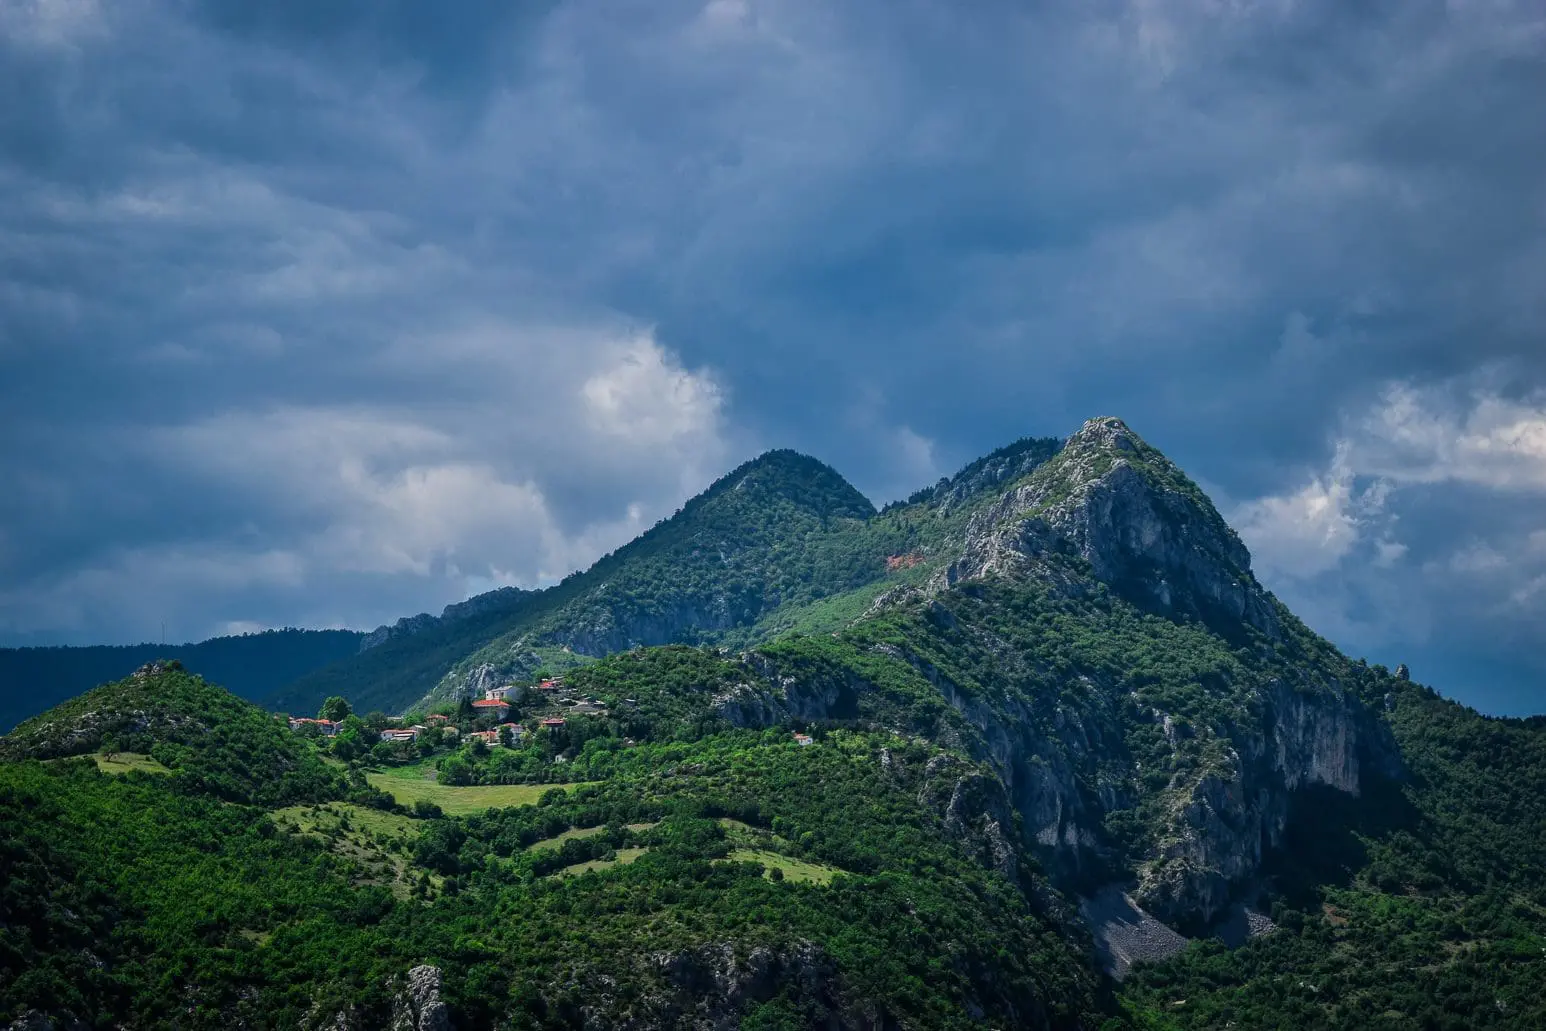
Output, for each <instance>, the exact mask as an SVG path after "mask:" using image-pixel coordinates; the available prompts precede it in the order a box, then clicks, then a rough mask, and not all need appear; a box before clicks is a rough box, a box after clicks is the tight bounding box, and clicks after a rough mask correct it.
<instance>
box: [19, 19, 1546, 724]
mask: <svg viewBox="0 0 1546 1031" xmlns="http://www.w3.org/2000/svg"><path fill="white" fill-rule="evenodd" d="M451 11H452V13H440V12H436V13H433V14H432V13H429V12H430V8H428V7H425V6H424V5H422V4H416V3H409V2H406V0H403V2H397V3H393V2H384V3H381V2H378V3H366V2H346V0H309V2H305V3H284V2H276V3H271V4H250V3H237V2H235V0H204V2H194V0H180V2H173V0H165V2H153V0H125V2H120V3H111V4H109V3H96V2H93V0H0V434H3V437H0V439H3V442H4V446H3V451H0V474H3V475H4V478H5V483H6V484H7V488H8V489H7V490H6V491H5V492H4V493H3V494H0V641H3V642H5V643H29V642H45V641H46V642H52V641H69V642H86V641H104V642H117V641H133V640H140V639H145V638H154V637H155V636H156V634H157V633H159V625H160V623H161V621H162V620H165V621H166V624H167V628H168V634H169V636H173V637H176V638H179V639H184V638H187V639H196V638H199V637H203V636H207V635H209V634H212V633H217V632H221V631H224V630H230V629H244V628H250V627H257V626H270V625H285V624H292V625H346V626H360V627H370V626H374V625H376V624H377V623H380V622H383V621H388V620H391V619H395V618H396V617H397V616H400V615H403V614H407V613H410V612H415V611H420V610H423V609H431V610H434V609H438V607H439V606H441V605H443V604H445V603H447V602H450V601H455V600H459V599H460V598H462V597H465V596H466V595H467V594H469V593H473V592H476V591H479V590H484V589H487V588H489V587H492V586H495V585H499V584H504V583H514V584H521V585H534V584H540V583H546V582H551V581H552V580H554V579H556V578H558V577H560V576H562V575H563V574H564V573H566V572H567V571H569V570H570V569H572V568H575V567H577V566H583V565H585V564H587V563H588V562H589V561H590V560H592V559H594V558H595V557H596V556H598V555H599V554H601V553H603V552H605V551H607V550H609V549H611V548H613V547H615V546H617V545H618V544H620V543H622V542H624V541H625V540H627V539H628V538H629V537H631V536H632V535H633V534H635V533H637V532H638V531H639V530H641V529H643V528H645V527H647V526H648V525H649V524H650V523H652V522H653V521H654V520H656V519H658V518H660V517H662V516H664V515H668V514H669V513H670V512H671V511H672V510H673V509H674V508H675V507H676V506H677V505H679V504H680V503H681V501H682V500H684V499H685V498H686V497H687V496H689V495H690V494H691V493H693V492H695V491H696V490H698V489H701V488H702V487H703V486H704V485H706V484H707V483H708V482H709V481H710V480H711V479H713V478H714V476H716V475H717V474H718V473H720V472H723V471H724V470H725V469H727V468H729V467H730V466H731V465H733V464H734V463H735V462H737V461H739V460H741V459H743V458H746V457H749V456H750V455H752V454H754V453H756V452H757V451H758V450H760V449H762V448H766V447H775V446H790V447H795V448H799V449H801V450H804V451H808V452H810V453H812V454H815V455H817V456H818V457H820V458H823V459H825V460H827V461H829V462H831V463H832V464H834V465H835V466H836V467H837V468H839V469H840V470H841V471H842V472H844V473H845V474H846V475H848V476H849V477H850V478H851V479H853V480H854V481H855V482H856V484H857V485H858V486H859V487H860V488H861V489H863V490H865V491H866V492H867V493H869V494H870V495H871V496H872V497H874V498H875V500H877V501H885V500H888V499H890V498H893V497H896V496H899V495H902V494H905V493H906V492H908V491H910V490H911V489H913V488H915V487H917V486H920V485H922V484H924V483H927V482H930V481H932V480H933V479H935V478H937V477H938V476H939V475H941V474H942V473H946V472H949V471H951V469H952V468H953V467H954V466H956V465H957V464H959V463H961V462H964V461H965V460H967V459H969V458H971V457H973V456H975V455H977V454H980V453H982V452H984V451H986V450H988V449H990V448H992V447H995V446H997V445H999V444H1002V443H1005V442H1007V441H1009V440H1011V439H1014V438H1016V437H1019V436H1022V435H1027V434H1037V435H1051V434H1057V435H1061V434H1066V433H1068V432H1070V431H1072V430H1073V429H1074V428H1076V427H1077V425H1078V424H1079V422H1080V421H1081V420H1083V419H1084V418H1087V417H1090V416H1093V415H1098V414H1116V415H1121V416H1123V417H1124V418H1126V419H1127V420H1128V421H1129V422H1130V423H1131V424H1132V425H1133V426H1134V428H1135V429H1136V430H1138V432H1140V433H1141V434H1143V435H1144V436H1145V437H1147V438H1148V439H1149V440H1151V441H1152V442H1153V443H1155V444H1156V445H1157V446H1159V447H1161V448H1162V449H1164V450H1165V451H1166V452H1167V453H1168V454H1170V455H1171V456H1172V457H1173V458H1175V459H1176V460H1177V461H1178V462H1180V463H1181V464H1182V465H1183V466H1184V467H1185V468H1186V469H1187V470H1188V471H1189V472H1191V473H1192V474H1193V475H1194V476H1195V477H1196V478H1197V479H1198V480H1199V481H1200V482H1202V483H1203V484H1204V485H1205V486H1206V487H1207V488H1208V489H1209V490H1210V492H1212V493H1213V495H1214V496H1215V498H1216V499H1217V500H1218V502H1219V504H1220V507H1221V508H1222V509H1223V510H1224V511H1225V514H1226V516H1228V517H1229V518H1231V519H1232V520H1233V521H1234V522H1235V523H1236V525H1238V526H1239V527H1240V529H1241V531H1242V534H1243V535H1244V536H1245V538H1246V540H1247V543H1248V544H1250V545H1251V547H1252V549H1253V551H1254V553H1255V554H1256V556H1257V565H1258V568H1259V570H1260V572H1261V573H1262V575H1263V577H1264V579H1265V580H1266V581H1267V583H1268V584H1269V586H1271V587H1272V588H1273V589H1274V590H1276V591H1278V593H1279V594H1280V595H1281V596H1283V597H1284V598H1285V600H1287V601H1289V603H1290V604H1291V605H1293V606H1294V607H1295V609H1296V611H1299V612H1300V613H1301V615H1303V616H1304V617H1305V618H1306V620H1307V621H1308V622H1309V623H1310V624H1311V625H1312V626H1314V627H1316V628H1317V629H1319V630H1321V631H1323V632H1325V633H1327V634H1328V635H1329V636H1331V637H1332V638H1333V639H1334V640H1336V641H1337V642H1338V643H1339V644H1340V645H1342V646H1343V647H1344V648H1346V649H1347V650H1349V651H1350V652H1352V653H1353V654H1367V655H1368V656H1369V658H1370V659H1371V660H1377V661H1385V662H1390V663H1394V662H1396V661H1401V660H1403V659H1404V660H1406V661H1409V662H1411V663H1412V665H1413V667H1414V672H1415V674H1416V675H1417V676H1418V677H1419V679H1425V680H1428V681H1430V682H1433V683H1435V684H1436V685H1437V686H1439V687H1441V688H1444V689H1446V690H1449V691H1450V692H1451V693H1454V694H1457V695H1459V696H1461V697H1463V698H1466V699H1467V700H1470V701H1473V702H1475V703H1476V704H1478V705H1481V706H1483V707H1485V708H1489V709H1493V710H1499V711H1537V710H1540V709H1541V708H1543V705H1542V702H1543V700H1546V690H1543V689H1542V688H1541V687H1540V686H1539V684H1540V683H1541V676H1542V674H1543V673H1546V657H1543V656H1541V655H1539V654H1537V653H1536V649H1535V648H1534V646H1533V642H1534V641H1536V640H1538V639H1539V638H1540V634H1541V632H1542V631H1546V520H1543V518H1542V516H1541V512H1542V511H1543V508H1542V504H1543V502H1546V290H1543V288H1542V286H1543V284H1546V232H1543V230H1546V128H1543V122H1542V119H1541V117H1540V113H1541V101H1540V98H1541V97H1543V96H1546V9H1543V8H1542V7H1541V6H1540V4H1539V3H1536V2H1533V0H1521V2H1513V3H1511V2H1508V0H1496V2H1493V0H1452V2H1449V3H1438V2H1428V0H1403V2H1387V3H1381V2H1375V3H1366V4H1346V3H1337V2H1330V0H1327V2H1316V0H1311V2H1296V0H1262V2H1249V0H1247V2H1233V3H1221V2H1217V0H1208V2H1203V0H1174V2H1155V0H1121V2H1119V0H1110V2H1097V3H1040V4H1037V3H1029V4H1028V3H1009V2H1000V0H974V2H972V3H968V4H948V3H943V2H934V0H901V2H887V3H878V2H863V0H861V2H855V3H850V4H836V5H835V4H829V3H817V2H805V0H786V2H772V0H712V2H709V3H706V4H705V3H702V2H695V3H675V2H670V0H656V2H650V3H617V2H609V3H592V2H558V3H544V4H526V5H512V4H494V3H467V4H458V5H455V6H454V7H453V8H452V9H451Z"/></svg>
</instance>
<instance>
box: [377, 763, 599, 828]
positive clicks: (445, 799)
mask: <svg viewBox="0 0 1546 1031" xmlns="http://www.w3.org/2000/svg"><path fill="white" fill-rule="evenodd" d="M414 770H420V771H421V772H419V774H418V776H414V775H412V772H411V771H414ZM431 772H433V771H431ZM405 774H407V775H405ZM365 779H366V780H367V781H369V782H370V785H371V787H374V788H380V789H381V790H382V791H385V792H386V793H387V794H389V795H391V796H392V797H393V798H395V799H397V801H398V802H400V803H401V804H403V805H413V803H415V802H417V801H419V800H421V799H422V800H424V801H426V802H433V803H435V804H436V805H438V806H439V807H440V808H441V809H442V810H443V811H444V812H445V813H446V815H448V816H466V815H467V814H468V813H480V812H483V811H484V810H485V809H503V808H506V807H509V806H518V805H532V804H534V803H535V802H536V801H537V799H539V798H541V797H542V796H543V795H544V794H545V793H546V792H549V791H552V790H553V789H554V788H562V789H564V790H569V789H570V788H575V787H579V786H580V785H578V784H472V785H468V786H466V787H453V786H451V785H449V784H439V783H436V782H435V781H433V780H430V779H429V778H428V777H426V776H424V773H423V772H422V768H421V767H413V766H408V767H401V768H399V769H394V770H391V771H387V772H382V773H367V774H366V775H365Z"/></svg>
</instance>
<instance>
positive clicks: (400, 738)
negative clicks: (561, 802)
mask: <svg viewBox="0 0 1546 1031" xmlns="http://www.w3.org/2000/svg"><path fill="white" fill-rule="evenodd" d="M527 691H534V692H537V693H538V696H539V697H540V698H542V699H543V700H544V702H545V703H546V704H545V706H544V708H547V709H552V710H555V711H556V712H559V713H562V715H551V716H539V717H537V718H536V719H535V720H534V722H533V723H532V729H535V728H537V727H542V728H546V729H548V730H556V729H560V728H563V727H565V726H567V724H568V722H569V719H570V718H571V717H579V716H588V717H596V716H606V715H607V713H608V709H607V707H606V705H605V704H603V703H602V702H600V701H598V700H597V699H596V698H594V697H579V698H576V697H573V696H572V695H570V694H569V693H568V692H567V691H566V689H565V687H564V679H563V678H562V677H549V678H545V679H543V680H541V681H538V682H537V683H536V684H532V685H529V686H527V685H521V684H507V685H505V686H504V687H497V688H490V689H489V690H486V691H484V692H483V697H482V698H480V699H476V700H474V701H473V702H472V703H471V715H472V717H473V720H474V724H473V725H474V726H482V727H485V728H486V729H481V730H475V729H470V728H463V727H458V726H456V725H455V724H454V723H453V722H452V716H451V715H450V714H448V713H444V712H437V713H430V714H429V715H427V716H423V717H422V720H423V722H410V720H411V719H412V718H413V717H410V716H409V715H407V714H404V715H401V716H389V717H387V722H388V723H389V724H390V725H389V726H386V727H383V728H381V729H380V730H379V731H378V735H379V739H380V740H381V741H384V742H387V743H388V744H392V743H397V742H416V741H418V740H419V738H421V737H423V736H424V735H427V734H428V733H429V732H430V731H432V730H433V731H436V732H437V734H438V737H439V740H441V741H442V742H457V741H482V742H484V743H485V744H487V745H490V746H495V745H498V746H503V747H507V748H508V747H513V746H514V745H515V744H516V743H517V742H519V741H521V740H522V739H523V738H524V737H525V736H526V735H527V733H528V732H529V731H528V728H527V727H526V726H524V725H522V724H520V723H513V722H509V721H508V720H507V717H508V716H509V715H510V711H511V708H512V704H513V703H514V702H517V701H519V700H520V699H521V698H522V697H523V695H524V694H525V692H527ZM630 701H631V699H630ZM286 720H287V722H288V724H289V727H290V729H291V730H294V731H310V732H315V733H316V734H318V735H320V736H322V737H337V736H338V733H339V731H340V729H341V728H342V727H343V723H344V721H343V720H342V719H336V720H333V719H326V718H323V717H315V718H313V717H309V716H288V717H286Z"/></svg>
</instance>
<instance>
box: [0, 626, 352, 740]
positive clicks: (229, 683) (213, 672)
mask: <svg viewBox="0 0 1546 1031" xmlns="http://www.w3.org/2000/svg"><path fill="white" fill-rule="evenodd" d="M363 636H364V635H362V634H358V633H355V632H354V631H352V630H293V629H285V630H265V631H263V632H262V633H257V634H241V635H237V636H231V637H214V638H211V639H209V640H207V641H201V642H199V643H198V644H172V645H166V644H135V645H123V646H108V645H96V646H92V647H87V648H69V647H59V648H0V729H8V728H10V727H13V726H15V725H16V724H17V723H19V722H20V721H21V720H23V719H26V718H27V717H28V716H33V715H36V714H37V713H40V712H42V711H43V710H44V709H47V708H48V707H49V706H51V705H54V704H56V703H58V702H61V701H63V700H64V699H66V698H69V697H71V696H72V695H77V694H80V693H81V692H82V691H85V690H88V689H89V688H93V687H96V686H97V685H98V684H104V683H107V682H108V681H111V680H117V679H119V678H120V677H123V676H125V675H126V674H128V673H129V672H131V671H133V670H135V669H137V668H139V667H140V666H143V665H144V664H145V663H147V662H152V661H154V660H156V659H166V660H168V661H172V660H176V661H179V662H182V663H184V664H186V665H187V666H189V667H191V668H194V669H200V670H203V671H204V672H205V673H207V674H208V675H209V676H210V677H211V678H212V679H214V680H217V681H219V682H220V683H222V684H224V685H225V686H226V687H228V688H229V689H230V690H232V691H235V692H236V693H237V694H239V695H241V696H243V697H244V698H266V697H268V696H269V695H271V694H272V693H273V692H274V691H275V690H277V689H278V688H280V687H281V686H282V685H284V684H287V683H289V682H290V681H292V680H294V679H295V678H297V677H299V676H302V675H303V674H305V673H308V672H310V671H311V670H314V669H317V668H318V667H321V666H326V665H328V664H330V663H333V662H337V661H338V660H340V659H344V658H347V657H349V656H352V655H355V654H357V653H358V652H359V650H360V642H361V640H362V639H363ZM312 708H313V709H315V708H316V707H315V706H312Z"/></svg>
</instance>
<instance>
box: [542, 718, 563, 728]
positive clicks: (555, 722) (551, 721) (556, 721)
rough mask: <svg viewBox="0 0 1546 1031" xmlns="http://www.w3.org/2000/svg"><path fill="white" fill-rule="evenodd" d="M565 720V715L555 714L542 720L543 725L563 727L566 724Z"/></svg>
mask: <svg viewBox="0 0 1546 1031" xmlns="http://www.w3.org/2000/svg"><path fill="white" fill-rule="evenodd" d="M564 722H565V721H564V719H563V717H561V716H553V717H550V718H548V719H545V720H543V721H542V725H543V726H544V727H562V726H563V725H564Z"/></svg>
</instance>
